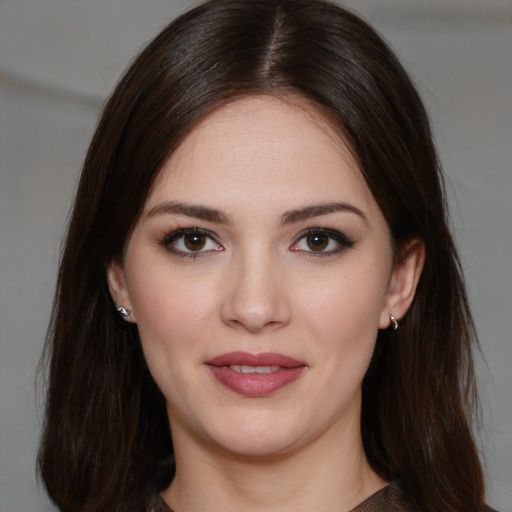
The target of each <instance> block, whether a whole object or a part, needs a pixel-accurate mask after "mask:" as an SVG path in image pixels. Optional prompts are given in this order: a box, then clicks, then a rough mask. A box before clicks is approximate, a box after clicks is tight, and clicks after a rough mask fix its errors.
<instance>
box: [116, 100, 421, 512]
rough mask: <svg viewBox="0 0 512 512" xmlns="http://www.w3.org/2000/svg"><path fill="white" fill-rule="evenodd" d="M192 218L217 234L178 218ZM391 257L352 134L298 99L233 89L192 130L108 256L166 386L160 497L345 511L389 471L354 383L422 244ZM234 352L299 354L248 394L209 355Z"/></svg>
mask: <svg viewBox="0 0 512 512" xmlns="http://www.w3.org/2000/svg"><path fill="white" fill-rule="evenodd" d="M169 202H172V203H173V204H174V205H175V204H176V203H180V204H187V205H201V207H208V208H210V209H215V210H216V211H218V212H220V213H221V215H222V217H221V218H213V217H212V216H211V215H210V216H209V218H198V217H197V215H199V214H198V212H199V211H200V210H198V209H197V208H195V209H194V210H188V211H187V212H183V211H176V209H175V208H169ZM340 202H342V203H344V204H345V205H347V208H345V209H344V210H341V211H332V212H323V214H321V215H315V216H311V215H304V214H303V215H298V216H297V215H296V216H295V218H288V222H285V223H283V222H282V220H283V215H286V214H287V212H290V211H291V210H297V209H299V210H300V209H303V210H304V209H305V208H307V207H310V206H312V205H325V204H330V203H336V204H338V203H340ZM201 212H203V213H204V211H203V210H201ZM309 213H310V214H311V212H309ZM201 216H202V214H201ZM217 217H218V216H217ZM219 220H222V221H223V222H219ZM224 221H225V222H224ZM197 228H200V229H201V230H204V231H205V232H207V233H208V236H204V233H203V232H199V233H197V232H196V233H194V232H192V233H191V232H190V231H188V232H187V236H185V237H184V236H180V235H179V233H178V234H176V233H175V232H176V230H178V229H191V230H194V229H195V230H197ZM307 229H313V230H315V229H316V231H313V234H314V235H316V238H315V237H313V238H309V239H308V238H307V236H305V235H304V231H305V230H307ZM322 229H324V230H326V229H327V230H331V231H329V232H328V233H327V234H326V233H325V232H322V231H318V230H322ZM172 233H175V234H174V235H172ZM332 233H341V234H342V238H340V237H339V236H338V235H337V234H336V237H338V240H342V241H343V244H340V243H339V241H336V240H335V239H334V238H332V237H331V236H330V235H331V234H332ZM194 235H196V236H197V235H199V238H195V239H194ZM343 237H345V238H343ZM198 241H199V243H196V245H193V244H192V245H191V242H198ZM313 242H317V243H316V245H315V244H314V243H313ZM187 243H188V244H189V245H188V246H187ZM190 247H192V248H193V250H191V249H190ZM191 255H192V256H195V257H191ZM396 260H397V258H394V257H393V253H392V246H391V240H390V233H389V228H388V226H387V224H386V221H385V219H384V217H383V215H382V213H381V212H380V210H379V208H378V206H377V204H376V202H375V200H374V199H373V197H372V195H371V193H370V191H369V189H368V187H367V185H366V183H365V182H364V180H363V178H362V176H361V173H360V171H359V169H358V166H357V164H356V162H355V160H354V159H353V157H352V155H351V153H350V151H349V149H348V148H347V147H346V145H345V144H344V143H343V141H342V139H341V137H340V136H339V135H338V134H337V133H336V132H335V131H334V130H333V129H332V128H331V127H330V125H329V124H328V123H327V122H326V121H324V120H323V119H322V117H321V116H320V115H319V114H318V113H317V112H315V111H314V110H313V109H312V108H311V107H308V106H307V105H306V104H305V103H302V104H297V102H295V103H291V102H289V101H286V102H285V101H282V100H279V99H276V98H270V97H249V98H244V99H239V100H237V101H234V102H232V103H230V104H228V105H227V106H223V107H221V108H220V109H218V110H217V111H215V112H214V113H213V114H211V115H210V116H208V117H207V118H205V119H204V120H203V121H202V122H201V123H200V124H199V125H198V126H196V127H195V129H194V130H193V131H192V132H191V133H190V134H189V135H188V137H187V138H186V139H185V140H184V142H183V143H182V144H181V145H180V147H179V148H178V149H177V150H176V151H175V152H174V153H173V155H172V156H171V157H170V159H169V160H168V161H167V163H166V164H165V166H164V167H163V169H162V171H161V174H160V176H159V178H158V180H157V182H156V184H155V186H154V188H153V190H152V192H151V194H150V196H149V198H148V200H147V203H146V205H145V208H144V212H143V214H142V215H141V217H140V219H139V221H138V223H137V225H136V227H135V229H134V231H133V234H132V235H131V237H130V240H129V242H128V244H127V247H126V250H125V256H124V261H122V262H113V263H112V264H111V266H110V268H109V269H108V271H107V277H108V282H109V287H110V291H111V294H112V297H113V299H114V301H115V303H116V304H117V305H118V306H119V305H123V306H124V307H127V308H129V309H130V310H131V311H132V314H131V315H130V316H129V317H128V318H127V321H130V322H136V323H137V325H138V329H139V332H140V337H141V342H142V346H143V349H144V353H145V356H146V359H147V363H148V366H149V368H150V370H151V372H152V375H153V376H154V378H155V381H156V382H157V384H158V386H159V387H160V389H161V390H162V392H163V394H164V396H165V398H166V401H167V409H168V415H169V420H170V424H171V431H172V436H173V442H174V446H175V453H176V461H177V473H176V478H175V479H174V481H173V483H172V484H171V486H170V488H169V489H167V490H166V491H165V492H164V493H163V497H164V499H165V500H166V501H167V502H168V503H169V505H170V506H171V507H172V508H173V509H174V510H175V511H176V512H181V511H187V510H194V511H200V510H208V511H215V510H219V511H221V510H222V511H225V510H237V511H244V510H250V511H252V512H254V511H259V510H261V511H263V510H265V511H266V512H268V511H271V512H272V511H287V510H295V511H296V510H316V511H322V510H325V511H327V510H350V509H351V508H353V507H354V506H356V505H357V504H358V503H360V502H361V501H363V500H364V499H365V498H366V497H368V496H369V495H370V494H372V493H373V492H376V491H377V490H378V489H380V488H381V487H382V486H384V485H385V484H386V482H384V481H383V480H381V479H380V478H379V477H378V476H377V475H376V474H375V473H374V472H373V470H372V469H371V467H370V466H369V465H368V463H367V461H366V457H365V455H364V450H363V447H362V442H361V434H360V429H359V421H360V412H361V383H362V379H363V377H364V375H365V372H366V370H367V368H368V365H369V362H370V359H371V356H372V353H373V350H374V346H375V340H376V336H377V332H378V330H379V329H386V328H388V327H389V324H390V319H389V315H390V314H393V316H395V317H396V318H401V317H403V315H405V313H406V311H407V308H408V307H409V305H410V303H411V301H412V299H413V296H414V291H415V288H416V284H417V282H418V279H419V275H420V272H421V268H422V265H423V247H422V244H421V243H420V242H418V241H413V242H412V243H411V244H410V245H409V248H408V250H407V252H406V255H405V256H404V257H403V258H398V262H396ZM232 351H245V352H249V353H252V354H258V353H262V352H278V353H280V354H285V355H287V356H291V357H293V358H295V359H297V360H300V361H303V362H304V363H305V369H304V371H303V372H302V374H301V376H300V377H299V378H298V379H297V380H296V381H294V382H293V383H291V384H289V385H287V386H285V387H283V388H281V389H279V390H277V391H276V392H274V393H270V394H268V395H265V396H262V397H247V396H244V395H242V394H239V393H236V392H234V391H232V390H230V389H228V388H226V387H225V386H223V385H222V384H220V383H219V382H218V381H217V380H216V379H215V378H214V377H213V375H212V373H211V371H209V369H208V367H207V365H205V361H208V360H209V359H211V358H212V357H215V356H218V355H220V354H223V353H227V352H232Z"/></svg>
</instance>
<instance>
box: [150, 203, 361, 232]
mask: <svg viewBox="0 0 512 512" xmlns="http://www.w3.org/2000/svg"><path fill="white" fill-rule="evenodd" d="M338 212H349V213H354V214H356V215H357V216H358V217H360V218H361V219H362V220H363V221H364V222H365V223H366V224H368V220H367V218H366V216H365V215H364V213H363V212H362V211H361V210H360V209H359V208H357V207H356V206H353V205H351V204H348V203H342V202H334V203H321V204H314V205H310V206H305V207H304V208H297V209H294V210H288V211H286V212H284V213H283V215H281V221H280V223H279V224H280V225H281V226H284V225H288V224H293V223H295V222H299V221H301V220H306V219H313V218H315V217H321V216H322V215H329V214H332V213H338ZM173 214H174V215H184V216H186V217H193V218H196V219H201V220H207V221H209V222H214V223H216V224H226V225H231V224H233V222H232V221H231V219H230V218H229V217H228V216H227V215H225V214H224V213H222V212H221V211H220V210H217V209H216V208H210V207H209V206H204V205H200V204H189V203H180V202H176V201H165V202H163V203H160V204H158V205H156V206H154V207H153V208H151V210H149V212H148V213H147V214H146V217H156V216H158V215H173Z"/></svg>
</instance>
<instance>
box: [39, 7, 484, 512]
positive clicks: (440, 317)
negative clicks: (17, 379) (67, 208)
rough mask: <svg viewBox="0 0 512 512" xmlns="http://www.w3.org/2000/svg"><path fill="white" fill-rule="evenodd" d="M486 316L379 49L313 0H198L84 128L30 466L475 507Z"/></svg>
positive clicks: (116, 494)
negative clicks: (475, 302)
mask: <svg viewBox="0 0 512 512" xmlns="http://www.w3.org/2000/svg"><path fill="white" fill-rule="evenodd" d="M116 310H117V311H116ZM118 313H119V314H118ZM473 337H474V330H473V324H472V320H471V314H470V312H469V309H468V304H467V298H466V294H465V290H464V283H463V280H462V276H461V271H460V268H459V263H458V259H457V254H456V250H455V248H454V245H453V241H452V238H451V236H450V233H449V231H448V228H447V222H446V215H445V200H444V193H443V188H442V177H441V174H440V170H439V166H438V163H437V158H436V153H435V149H434V146H433V143H432V137H431V133H430V128H429V123H428V119H427V115H426V113H425V110H424V108H423V105H422V103H421V101H420V99H419V97H418V94H417V93H416V91H415V89H414V87H413V85H412V84H411V82H410V80H409V78H408V77H407V75H406V73H405V72H404V70H403V69H402V67H401V65H400V64H399V63H398V61H397V60H396V58H395V57H394V55H393V54H392V53H391V51H390V50H389V49H388V48H387V46H386V45H385V44H384V43H383V41H382V40H381V39H380V38H379V36H378V35H377V34H375V32H374V31H373V30H372V29H371V28H370V27H368V26H367V25H366V24H365V23H364V22H363V21H361V20H360V19H359V18H357V17H356V16H354V15H353V14H351V13H350V12H347V11H345V10H343V9H341V8H339V7H337V6H335V5H332V4H329V3H325V2H322V1H316V0H313V1H310V0H293V1H291V0H288V1H287V0H281V1H278V0H257V1H254V2H246V1H243V0H213V1H210V2H206V3H205V4H203V5H201V6H199V7H197V8H195V9H193V10H192V11H190V12H189V13H186V14H184V15H183V16H182V17H180V18H178V19H177V20H176V21H174V22H173V23H172V24H171V25H170V26H169V27H167V28H166V29H165V30H164V31H163V32H162V33H161V34H160V35H159V36H158V37H157V38H156V39H155V40H154V41H153V42H152V43H150V44H149V46H148V47H147V48H146V49H145V50H144V51H143V52H142V54H141V55H140V56H139V57H138V58H137V60H136V61H135V62H134V64H133V65H132V66H131V67H130V69H129V70H128V72H127V73H126V75H125V76H124V77H123V79H122V80H121V82H120V83H119V85H118V87H117V88H116V90H115V91H114V93H113V95H112V97H111V98H110V100H109V102H108V104H107V105H106V108H105V111H104V113H103V116H102V118H101V120H100V123H99V126H98V128H97V131H96V134H95V136H94V138H93V141H92V143H91V146H90V149H89V152H88V155H87V158H86V161H85V164H84V169H83V173H82V177H81V181H80V185H79V188H78V191H77V197H76V201H75V206H74V210H73V213H72V217H71V220H70V225H69V229H68V234H67V239H66V244H65V248H64V253H63V256H62V261H61V268H60V274H59V281H58V287H57V294H56V301H55V307H54V313H53V318H52V323H51V327H50V330H49V335H48V342H47V351H46V359H47V361H48V364H49V383H48V401H47V410H46V424H45V430H44V434H43V439H42V444H41V451H40V457H39V467H40V472H41V474H42V477H43V479H44V482H45V484H46V486H47V489H48V492H49V494H50V496H51V497H52V499H53V500H54V501H55V502H56V503H57V505H58V506H59V507H60V508H61V510H66V511H75V510H76V511H78V510H80V511H100V510H102V511H103V510H160V511H162V510H164V511H166V510H169V509H172V510H174V511H175V512H183V511H192V510H193V511H199V510H208V511H216V510H239V511H243V510H250V511H257V510H265V511H274V510H275V511H285V510H317V511H322V510H339V511H347V510H356V511H365V510H411V511H412V510H414V511H418V510H419V511H422V510H423V511H436V512H438V511H471V510H475V511H476V510H486V508H485V506H484V486H483V478H482V471H481V467H480V462H479V459H478V454H477V450H476V448H475V444H474V441H473V438H472V434H471V429H470V415H471V405H472V403H473V401H474V399H475V388H474V378H473V370H472V359H471V346H472V339H473Z"/></svg>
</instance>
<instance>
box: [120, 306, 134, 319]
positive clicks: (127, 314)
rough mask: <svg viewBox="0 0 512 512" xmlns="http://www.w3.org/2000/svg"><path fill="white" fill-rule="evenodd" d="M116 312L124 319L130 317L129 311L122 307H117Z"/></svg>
mask: <svg viewBox="0 0 512 512" xmlns="http://www.w3.org/2000/svg"><path fill="white" fill-rule="evenodd" d="M117 312H118V313H119V314H120V315H121V316H122V317H123V318H126V317H127V316H130V313H131V311H130V310H129V309H126V308H125V307H124V306H119V307H118V308H117Z"/></svg>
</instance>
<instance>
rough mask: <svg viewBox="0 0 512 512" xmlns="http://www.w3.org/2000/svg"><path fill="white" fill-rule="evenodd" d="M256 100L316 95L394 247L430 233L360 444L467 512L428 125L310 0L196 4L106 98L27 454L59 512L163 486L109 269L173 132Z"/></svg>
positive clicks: (366, 399) (441, 210)
mask: <svg viewBox="0 0 512 512" xmlns="http://www.w3.org/2000/svg"><path fill="white" fill-rule="evenodd" d="M251 94H272V95H278V96H282V97H287V96H289V95H294V96H295V97H297V96H299V97H302V98H304V99H305V100H307V101H308V102H312V103H313V104H314V105H316V107H317V109H318V111H319V112H320V113H321V114H322V115H324V116H326V117H328V118H329V120H330V122H331V123H334V124H335V125H336V126H337V127H338V128H339V130H340V131H341V132H342V133H343V135H344V137H345V139H346V140H347V141H348V143H349V145H350V147H351V148H352V150H353V152H354V154H355V156H356V158H357V159H358V162H359V164H360V168H361V172H362V174H363V176H364V178H365V180H366V182H367V184H368V186H369V188H370V190H371V192H372V193H373V195H374V197H375V199H376V201H377V203H378V205H379V207H380V209H381V210H382V212H383V214H384V216H385V218H386V220H387V222H388V224H389V226H390V229H391V233H392V237H393V241H394V243H395V247H397V250H399V248H400V246H401V245H402V244H403V243H404V242H405V241H407V240H410V239H411V238H413V237H418V238H420V239H422V240H423V241H424V243H425V248H426V262H425V267H424V270H423V273H422V276H421V279H420V282H419V286H418V289H417V293H416V297H415V299H414V302H413V304H412V306H411V308H410V310H409V312H408V314H407V315H406V317H405V318H404V319H403V321H402V322H401V326H400V329H399V331H398V332H397V333H388V332H380V333H379V337H378V340H377V346H376V350H375V354H374V357H373V360H372V363H371V365H370V368H369V370H368V373H367V375H366V377H365V380H364V384H363V405H362V418H361V429H362V435H363V441H364V447H365V450H366V455H367V457H368V460H369V461H370V463H371V464H372V466H373V468H374V469H375V470H376V471H377V472H378V473H379V474H380V475H381V476H382V477H384V478H386V479H388V480H391V479H394V478H400V479H401V481H402V484H403V486H404V488H405V490H406V492H407V494H408V496H409V497H410V499H411V500H412V501H413V502H414V503H415V507H416V508H415V509H416V510H423V511H436V512H439V511H451V512H453V511H469V510H476V509H478V507H479V506H480V505H481V504H482V501H483V479H482V473H481V467H480V462H479V459H478V455H477V451H476V449H475V444H474V441H473V438H472V433H471V428H470V421H469V417H470V411H471V405H472V402H473V400H474V399H475V396H476V395H475V387H474V376H473V366H472V356H471V347H472V343H473V340H474V328H473V323H472V319H471V314H470V311H469V308H468V302H467V298H466V293H465V288H464V282H463V277H462V272H461V269H460V265H459V260H458V258H457V253H456V250H455V247H454V244H453V240H452V237H451V235H450V233H449V230H448V227H447V212H446V204H445V196H444V189H443V183H442V174H441V171H440V167H439V163H438V160H437V156H436V151H435V148H434V145H433V142H432V136H431V132H430V127H429V121H428V118H427V115H426V112H425V109H424V107H423V105H422V102H421V100H420V98H419V96H418V94H417V92H416V90H415V88H414V86H413V85H412V83H411V81H410V79H409V78H408V76H407V74H406V73H405V71H404V70H403V68H402V66H401V65H400V63H399V62H398V61H397V59H396V57H395V56H394V54H393V53H392V52H391V51H390V49H389V48H388V47H387V45H386V44H385V43H384V42H383V40H382V39H381V38H380V37H379V36H378V35H377V34H376V33H375V32H374V31H373V29H371V28H370V27H369V26H368V25H367V24H366V23H365V22H363V21H362V20H361V19H359V18H358V17H357V16H355V15H354V14H352V13H351V12H349V11H347V10H344V9H342V8H340V7H338V6H335V5H333V4H331V3H328V2H324V1H321V0H251V1H245V0H212V1H209V2H206V3H204V4H202V5H200V6H198V7H196V8H195V9H193V10H191V11H189V12H188V13H186V14H184V15H183V16H181V17H180V18H178V19H177V20H176V21H174V22H173V23H171V24H170V25H169V26H168V27H167V28H166V29H165V30H164V31H163V32H162V33H161V34H160V35H158V36H157V37H156V39H155V40H154V41H152V42H151V43H150V44H149V45H148V46H147V48H146V49H145V50H144V51H143V52H142V53H141V55H140V56H139V57H138V58H137V59H136V60H135V62H134V63H133V65H132V66H131V67H130V68H129V70H128V71H127V73H126V74H125V76H124V77H123V78H122V79H121V81H120V83H119V85H118V86H117V88H116V89H115V91H114V93H113V95H112V96H111V98H110V100H109V101H108V103H107V105H106V107H105V110H104V113H103V115H102V117H101V120H100V122H99V125H98V128H97V130H96V133H95V135H94V138H93V140H92V143H91V145H90V148H89V151H88V154H87V157H86V160H85V164H84V167H83V172H82V176H81V179H80V184H79V187H78V190H77V194H76V200H75V204H74V209H73V212H72V215H71V219H70V223H69V228H68V232H67V238H66V242H65V247H64V251H63V255H62V259H61V265H60V272H59V277H58V284H57V292H56V299H55V303H54V309H53V315H52V319H51V324H50V327H49V330H48V336H47V343H46V350H45V354H44V357H43V366H44V367H45V368H46V366H47V367H48V396H47V405H46V422H45V427H44V432H43V436H42V441H41V448H40V453H39V461H38V463H39V470H40V473H41V475H42V478H43V480H44V482H45V485H46V487H47V490H48V492H49V494H50V496H51V498H52V499H53V500H54V501H55V502H56V503H57V504H58V506H59V507H60V508H61V509H62V510H66V511H81V512H93V511H100V510H101V511H103V510H113V511H115V510H122V509H123V508H124V507H127V506H128V505H129V504H131V505H133V504H134V503H135V501H136V500H138V499H144V496H145V494H146V493H147V492H155V491H157V490H161V489H163V488H165V487H167V486H168V485H169V484H170V482H171V479H172V476H173V470H174V469H173V461H172V454H173V447H172V440H171V436H170V431H169V425H168V420H167V416H166V412H165V404H164V400H163V397H162V395H161V393H160V391H159V390H158V389H157V387H156V385H155V383H154V382H153V380H152V378H151V376H150V374H149V372H148V369H147V367H146V364H145V361H144V357H143V355H142V351H141V347H140V342H139V337H138V332H137V327H136V326H135V325H133V324H128V323H125V322H123V321H122V320H121V319H120V318H119V317H118V315H117V313H116V311H115V308H114V305H113V303H112V300H111V298H110V296H109V292H108V289H107V284H106V278H105V267H106V265H108V263H110V262H111V261H112V260H113V259H116V258H119V259H120V258H122V254H123V248H124V246H125V244H126V242H127V239H128V237H129V235H130V232H131V230H132V228H133V226H134V224H135V223H136V221H137V219H138V216H139V214H140V211H141V208H142V207H143V205H144V202H145V200H146V198H147V196H148V193H149V190H150V188H151V186H152V184H153V183H154V181H155V178H156V177H157V176H158V173H159V171H160V169H161V168H162V165H163V164H164V162H165V161H166V159H167V158H168V157H169V155H170V154H172V152H173V151H174V150H175V149H176V147H177V146H178V145H179V144H180V142H181V141H182V140H183V138H184V137H185V136H186V135H187V134H188V133H189V132H190V130H191V129H192V128H193V127H194V126H195V125H196V124H197V122H198V121H199V120H200V119H202V118H203V117H204V116H205V115H206V114H207V113H209V112H211V111H213V110H214V109H216V108H218V107H219V106H220V105H222V104H223V103H225V102H228V101H230V100H232V99H233V98H235V97H240V96H243V95H251Z"/></svg>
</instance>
